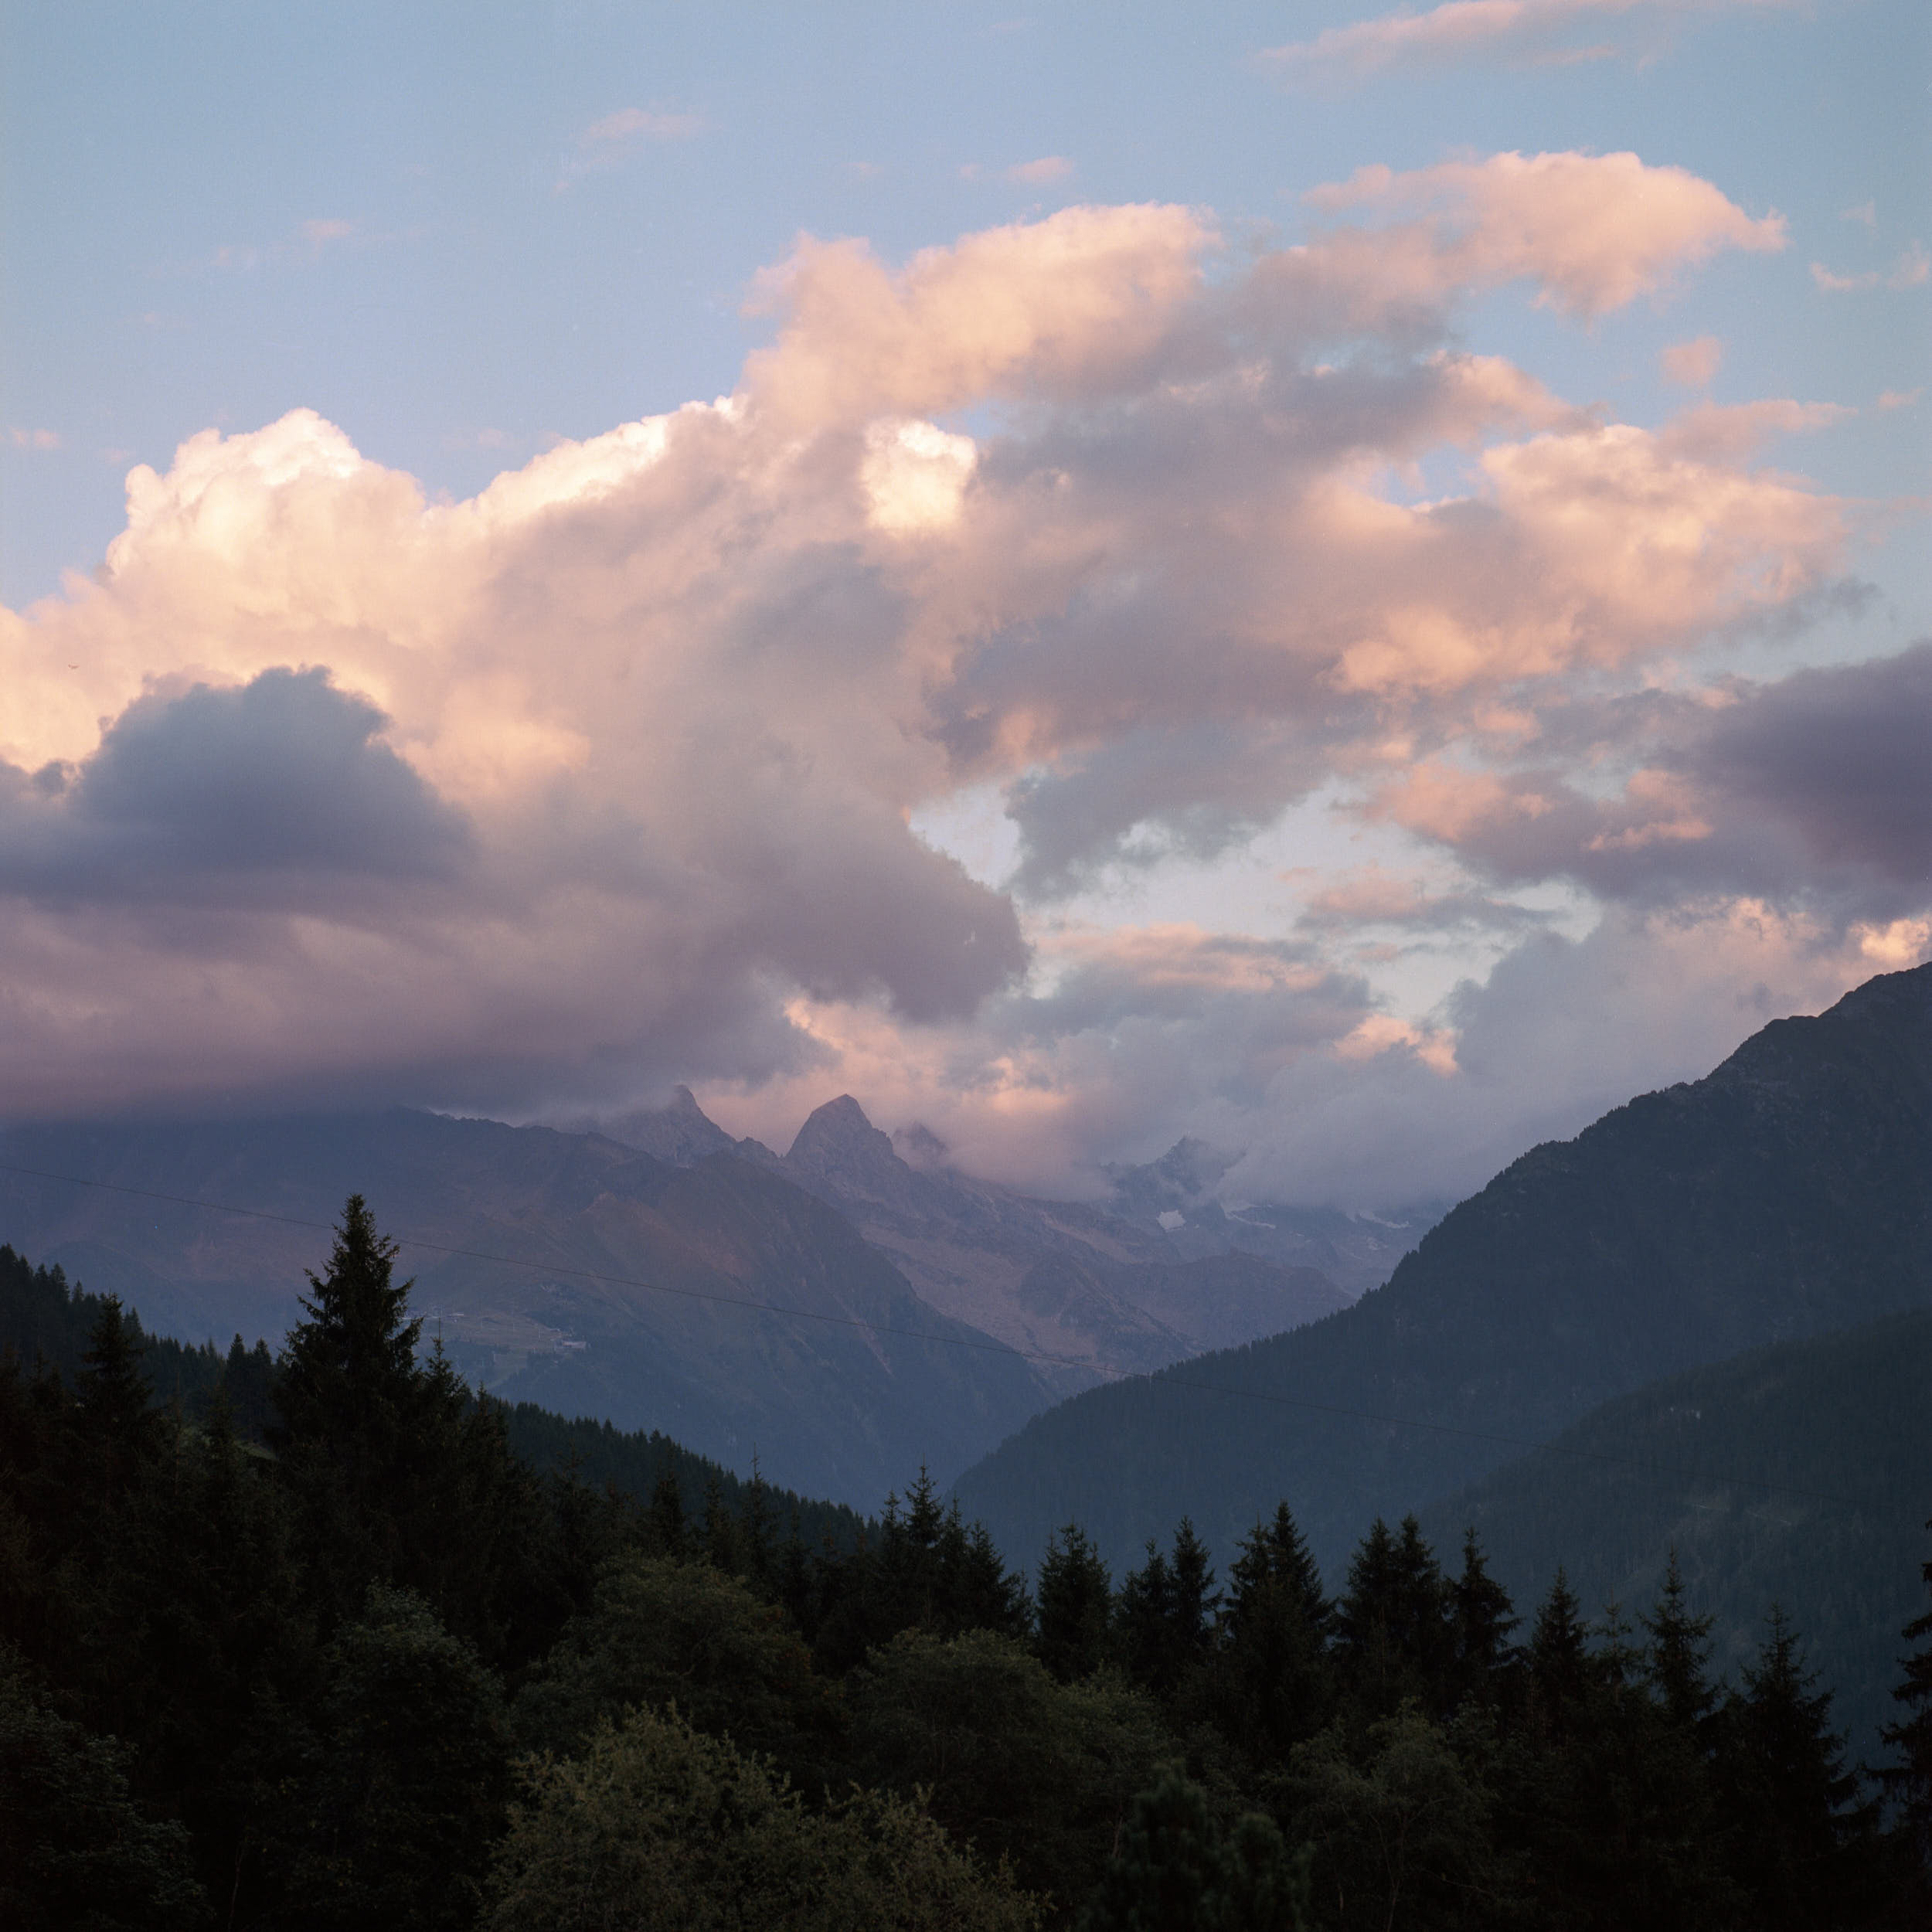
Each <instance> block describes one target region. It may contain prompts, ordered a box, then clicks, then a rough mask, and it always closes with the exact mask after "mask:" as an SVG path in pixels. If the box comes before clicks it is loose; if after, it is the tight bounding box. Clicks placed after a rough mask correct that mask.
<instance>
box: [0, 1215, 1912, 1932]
mask: <svg viewBox="0 0 1932 1932" xmlns="http://www.w3.org/2000/svg"><path fill="white" fill-rule="evenodd" d="M394 1253H395V1250H394V1249H393V1247H392V1246H391V1245H390V1244H389V1243H387V1242H386V1241H385V1240H383V1238H382V1236H380V1235H379V1233H378V1231H377V1230H376V1228H375V1227H374V1226H373V1225H372V1222H371V1220H370V1218H369V1215H368V1213H367V1211H366V1209H365V1207H364V1206H363V1204H362V1202H361V1201H360V1199H352V1200H351V1201H350V1202H349V1206H348V1208H347V1209H346V1211H345V1216H344V1218H343V1222H342V1227H341V1230H340V1231H339V1233H338V1239H337V1240H336V1243H335V1249H334V1251H333V1253H332V1257H331V1259H330V1261H329V1264H328V1269H327V1271H326V1272H325V1274H323V1275H321V1277H313V1278H312V1281H311V1292H310V1294H309V1296H308V1298H307V1299H306V1301H305V1302H304V1319H303V1320H302V1321H301V1322H300V1323H299V1324H298V1325H297V1326H296V1327H295V1328H294V1329H293V1330H292V1331H291V1333H290V1334H289V1335H288V1336H287V1338H286V1340H285V1342H284V1344H283V1345H282V1347H281V1349H280V1351H279V1352H277V1353H275V1354H274V1355H271V1354H270V1352H269V1350H268V1349H267V1347H266V1345H257V1347H255V1348H253V1349H250V1348H248V1347H246V1346H244V1345H243V1344H242V1343H241V1342H240V1339H239V1338H238V1339H237V1341H236V1344H235V1345H234V1347H233V1348H232V1349H230V1351H229V1352H228V1353H227V1354H226V1355H222V1354H221V1353H220V1352H219V1351H218V1350H216V1349H213V1347H206V1348H202V1349H192V1348H187V1347H185V1346H183V1345H180V1344H179V1343H174V1342H165V1341H158V1340H155V1339H154V1338H150V1337H148V1336H147V1335H145V1334H144V1333H143V1332H141V1329H140V1328H139V1326H138V1324H137V1323H136V1322H135V1321H134V1320H133V1319H132V1318H131V1316H130V1315H128V1313H127V1312H126V1311H124V1310H123V1309H122V1308H121V1306H120V1304H118V1302H117V1301H114V1299H113V1298H111V1297H110V1298H94V1297H91V1296H87V1295H85V1294H82V1293H80V1292H79V1291H77V1290H75V1289H73V1288H71V1287H69V1286H68V1284H66V1282H65V1281H63V1279H62V1278H61V1277H60V1276H59V1275H58V1274H57V1273H56V1271H53V1270H36V1269H34V1268H32V1267H29V1265H28V1264H26V1262H25V1261H23V1260H21V1259H20V1258H19V1257H17V1256H15V1255H13V1254H12V1252H11V1251H10V1250H0V1322H4V1324H5V1326H4V1328H0V1341H4V1344H5V1352H4V1358H3V1359H0V1923H4V1924H5V1925H6V1926H7V1927H9V1928H13V1927H19V1928H21V1929H22V1932H43V1929H44V1932H56V1929H57V1932H68V1929H69V1928H82V1927H85V1928H90V1932H114V1929H115V1928H121V1927H126V1928H135V1927H141V1928H148V1927H156V1928H175V1927H179V1928H213V1927H225V1928H243V1927H264V1928H267V1927H274V1928H291V1932H294V1929H297V1928H300V1929H301V1932H309V1929H310V1928H314V1929H315V1932H321V1928H337V1927H340V1928H345V1929H346V1928H349V1927H356V1928H389V1927H394V1928H397V1929H398V1932H403V1929H404V1928H406V1929H407V1932H418V1929H419V1928H420V1929H421V1932H430V1929H431V1928H435V1929H437V1932H440V1929H441V1928H451V1932H454V1928H458V1927H469V1926H478V1927H492V1928H505V1929H508V1928H522V1927H531V1928H552V1927H554V1928H557V1929H558V1932H562V1929H563V1928H565V1927H570V1928H586V1929H587V1928H592V1927H596V1928H604V1929H605V1932H617V1929H618V1928H630V1927H636V1928H640V1929H641V1928H644V1927H754V1926H755V1927H812V1928H819V1927H822V1928H825V1932H831V1928H833V1927H867V1928H869V1927H880V1928H883V1927H922V1928H923V1927H932V1928H939V1927H947V1928H979V1927H985V1928H994V1927H999V1928H1005V1927H1036V1926H1061V1925H1080V1926H1082V1927H1087V1928H1090V1932H1128V1928H1136V1929H1137V1932H1165V1929H1167V1928H1174V1929H1175V1932H1186V1929H1189V1928H1199V1929H1200V1932H1210V1929H1213V1932H1247V1929H1248V1928H1253V1932H1260V1928H1262V1927H1270V1928H1277V1932H1278V1929H1279V1928H1282V1927H1290V1926H1294V1927H1302V1928H1316V1927H1321V1928H1329V1927H1335V1928H1343V1927H1350V1928H1352V1927H1371V1926H1372V1927H1378V1928H1385V1929H1386V1928H1389V1927H1417V1928H1434V1927H1444V1928H1450V1927H1517V1926H1520V1927H1577V1928H1597V1927H1602V1928H1604V1929H1605V1932H1608V1929H1609V1928H1611V1927H1616V1928H1617V1929H1618V1932H1624V1929H1625V1928H1628V1927H1646V1928H1649V1927H1681V1928H1685V1932H1689V1929H1690V1928H1705V1927H1709V1928H1726V1929H1730V1928H1736V1932H1743V1928H1747V1927H1750V1928H1783V1927H1791V1928H1794V1932H1795V1929H1796V1928H1806V1929H1807V1932H1812V1929H1815V1928H1830V1927H1905V1926H1922V1925H1923V1924H1924V1923H1927V1917H1928V1913H1932V1605H1928V1606H1927V1608H1928V1614H1925V1615H1923V1616H1920V1617H1917V1618H1916V1619H1915V1620H1914V1621H1913V1622H1912V1623H1910V1624H1909V1625H1908V1626H1907V1627H1906V1629H1905V1631H1903V1634H1901V1636H1900V1639H1899V1643H1898V1650H1899V1651H1900V1654H1901V1657H1902V1662H1901V1664H1900V1674H1899V1679H1898V1685H1897V1688H1898V1696H1897V1697H1896V1700H1895V1706H1896V1721H1895V1722H1894V1723H1893V1724H1892V1725H1891V1726H1889V1728H1888V1730H1887V1733H1886V1738H1885V1747H1886V1753H1887V1756H1886V1762H1885V1763H1884V1764H1883V1766H1882V1767H1879V1771H1878V1772H1877V1773H1876V1774H1875V1775H1868V1774H1866V1773H1865V1772H1864V1771H1863V1770H1862V1768H1861V1767H1857V1766H1855V1765H1852V1764H1849V1763H1848V1762H1847V1759H1846V1753H1845V1749H1844V1747H1843V1744H1842V1740H1841V1739H1840V1737H1839V1736H1838V1726H1837V1723H1836V1720H1835V1717H1834V1707H1833V1702H1832V1693H1831V1690H1830V1688H1829V1687H1828V1686H1827V1685H1823V1684H1821V1683H1820V1682H1818V1681H1817V1679H1816V1678H1815V1675H1813V1673H1812V1672H1811V1670H1810V1669H1809V1668H1808V1665H1807V1663H1806V1662H1805V1638H1804V1632H1803V1631H1798V1630H1795V1629H1794V1628H1791V1626H1790V1625H1789V1624H1787V1622H1786V1621H1785V1620H1784V1617H1783V1616H1782V1614H1781V1613H1780V1612H1779V1611H1777V1609H1776V1608H1775V1607H1774V1606H1772V1605H1770V1604H1767V1605H1765V1606H1764V1618H1763V1623H1762V1627H1761V1634H1760V1638H1759V1641H1758V1642H1757V1645H1756V1646H1755V1648H1754V1651H1753V1653H1752V1655H1750V1657H1749V1658H1747V1660H1746V1661H1744V1662H1743V1663H1742V1665H1740V1668H1738V1669H1737V1670H1736V1672H1735V1673H1734V1674H1733V1675H1731V1676H1730V1677H1729V1678H1723V1677H1720V1676H1719V1675H1718V1674H1717V1673H1716V1672H1715V1671H1714V1669H1713V1664H1712V1658H1711V1639H1710V1628H1711V1627H1710V1624H1709V1619H1708V1617H1707V1616H1706V1614H1704V1613H1703V1611H1702V1607H1701V1606H1700V1605H1699V1603H1698V1602H1697V1601H1696V1600H1694V1594H1693V1590H1692V1587H1691V1586H1690V1585H1689V1584H1688V1583H1686V1581H1685V1576H1684V1574H1683V1573H1682V1571H1681V1570H1679V1567H1678V1566H1677V1565H1676V1564H1675V1563H1672V1564H1669V1565H1668V1566H1667V1567H1666V1569H1665V1573H1664V1574H1663V1576H1662V1579H1661V1581H1660V1582H1659V1583H1658V1587H1657V1589H1656V1590H1655V1594H1654V1595H1653V1596H1652V1597H1651V1600H1649V1601H1648V1602H1645V1603H1641V1604H1632V1605H1631V1606H1629V1607H1628V1608H1627V1609H1624V1610H1611V1611H1608V1612H1607V1613H1606V1614H1604V1616H1602V1617H1599V1618H1596V1619H1594V1620H1593V1619H1592V1618H1591V1617H1590V1616H1589V1615H1587V1613H1586V1611H1585V1610H1584V1608H1583V1606H1582V1605H1581V1604H1580V1602H1579V1600H1578V1598H1577V1594H1576V1593H1575V1591H1574V1590H1573V1589H1572V1588H1571V1587H1570V1583H1568V1581H1567V1580H1566V1578H1565V1577H1564V1576H1563V1574H1562V1573H1558V1574H1557V1575H1556V1577H1555V1578H1554V1580H1553V1582H1552V1583H1551V1584H1550V1586H1549V1588H1548V1590H1546V1592H1544V1593H1543V1595H1542V1597H1541V1599H1540V1600H1539V1601H1538V1602H1537V1603H1536V1604H1522V1605H1520V1606H1519V1605H1517V1604H1512V1602H1511V1600H1510V1599H1509V1596H1508V1594H1507V1593H1506V1592H1505V1590H1503V1588H1502V1587H1501V1585H1500V1584H1499V1583H1498V1582H1497V1581H1496V1580H1495V1577H1493V1576H1492V1574H1491V1573H1490V1570H1489V1568H1488V1565H1487V1564H1486V1563H1485V1560H1484V1556H1483V1553H1482V1550H1481V1546H1480V1545H1479V1544H1478V1542H1477V1540H1476V1539H1475V1536H1473V1535H1471V1536H1469V1537H1468V1538H1467V1539H1464V1540H1463V1541H1462V1543H1461V1546H1460V1547H1459V1548H1456V1549H1451V1550H1447V1551H1445V1552H1439V1551H1437V1549H1432V1548H1431V1547H1430V1544H1429V1543H1428V1542H1427V1540H1426V1539H1425V1538H1424V1536H1423V1533H1422V1532H1421V1530H1420V1527H1419V1526H1418V1525H1417V1522H1416V1520H1415V1519H1413V1517H1411V1518H1409V1519H1406V1520H1404V1521H1403V1522H1401V1523H1400V1524H1399V1525H1396V1526H1390V1525H1389V1524H1387V1523H1386V1522H1376V1523H1375V1525H1374V1526H1373V1527H1372V1529H1370V1530H1369V1532H1368V1533H1367V1535H1366V1536H1365V1537H1364V1538H1363V1539H1362V1541H1361V1543H1359V1545H1358V1546H1356V1548H1355V1550H1354V1551H1353V1553H1352V1556H1350V1557H1349V1560H1348V1563H1347V1564H1346V1567H1345V1572H1344V1573H1342V1574H1341V1575H1339V1576H1337V1577H1331V1578H1324V1577H1322V1576H1321V1573H1319V1571H1318V1569H1317V1567H1316V1565H1315V1562H1314V1560H1313V1559H1312V1558H1311V1555H1310V1553H1309V1550H1308V1544H1307V1543H1306V1542H1305V1541H1304V1538H1303V1536H1302V1534H1301V1530H1300V1529H1299V1528H1298V1526H1297V1523H1296V1522H1295V1519H1294V1515H1293V1514H1292V1512H1291V1502H1292V1498H1291V1499H1290V1501H1289V1502H1284V1503H1282V1504H1281V1505H1280V1506H1279V1507H1278V1508H1277V1509H1274V1511H1273V1512H1271V1513H1269V1514H1268V1515H1266V1516H1264V1519H1263V1520H1261V1521H1260V1522H1256V1523H1254V1524H1253V1526H1251V1527H1250V1530H1249V1532H1248V1533H1247V1536H1245V1537H1244V1538H1243V1539H1241V1541H1240V1544H1239V1546H1238V1549H1237V1550H1236V1553H1235V1555H1234V1556H1233V1558H1232V1559H1231V1560H1230V1561H1228V1563H1226V1569H1225V1573H1223V1574H1219V1575H1217V1574H1216V1572H1215V1570H1214V1569H1213V1567H1212V1566H1211V1563H1210V1559H1209V1555H1208V1553H1207V1551H1206V1548H1205V1547H1204V1546H1203V1544H1202V1542H1201V1541H1200V1539H1199V1538H1197V1537H1196V1535H1195V1533H1194V1532H1193V1530H1192V1527H1191V1526H1190V1525H1189V1523H1188V1522H1186V1521H1185V1520H1183V1521H1182V1522H1179V1523H1178V1524H1177V1525H1175V1527H1174V1529H1173V1530H1172V1533H1171V1535H1170V1536H1168V1537H1167V1538H1166V1539H1164V1541H1162V1543H1149V1544H1148V1546H1146V1548H1145V1551H1144V1553H1142V1554H1141V1556H1140V1557H1139V1558H1138V1560H1137V1561H1136V1565H1135V1566H1134V1567H1132V1568H1131V1569H1130V1570H1128V1571H1127V1573H1125V1574H1124V1575H1122V1576H1121V1577H1119V1578H1117V1579H1116V1578H1115V1577H1113V1576H1111V1574H1110V1573H1109V1572H1108V1570H1107V1566H1106V1565H1105V1564H1104V1563H1103V1561H1102V1560H1101V1559H1100V1556H1099V1555H1098V1554H1097V1551H1096V1549H1094V1546H1093V1545H1092V1543H1090V1541H1089V1539H1088V1538H1087V1536H1085V1535H1084V1534H1083V1532H1082V1531H1081V1529H1080V1528H1079V1526H1076V1525H1069V1526H1066V1528H1065V1529H1063V1530H1062V1531H1061V1532H1060V1533H1059V1534H1058V1535H1057V1536H1056V1537H1055V1538H1054V1539H1053V1542H1052V1543H1051V1544H1050V1545H1049V1548H1048V1550H1047V1553H1046V1556H1045V1558H1044V1560H1043V1562H1042V1563H1041V1564H1040V1566H1039V1570H1038V1573H1037V1574H1036V1576H1034V1577H1032V1579H1031V1580H1030V1587H1029V1580H1027V1579H1024V1578H1022V1577H1019V1576H1018V1575H1016V1574H1015V1573H1013V1572H1012V1571H1011V1570H1009V1569H1008V1568H1007V1567H1006V1566H1005V1562H1004V1561H1003V1560H1002V1556H1001V1555H1000V1553H999V1552H998V1550H997V1549H995V1547H994V1546H993V1544H992V1541H991V1540H990V1539H989V1538H988V1536H986V1535H985V1532H983V1531H982V1530H981V1529H978V1528H977V1527H976V1526H971V1525H969V1524H968V1523H966V1522H964V1521H962V1519H961V1515H960V1513H959V1512H958V1510H957V1508H947V1506H945V1505H944V1503H943V1502H942V1501H941V1499H940V1498H939V1497H938V1496H937V1495H936V1493H935V1492H934V1486H933V1485H931V1483H930V1482H929V1481H927V1479H926V1478H925V1477H924V1476H923V1475H918V1476H917V1478H915V1479H914V1480H913V1481H912V1482H911V1483H910V1486H909V1487H908V1488H907V1490H906V1494H905V1495H903V1497H898V1498H888V1499H887V1500H886V1504H885V1505H884V1508H883V1512H882V1513H881V1515H879V1517H878V1518H877V1519H873V1520H871V1521H861V1520H859V1519H857V1518H855V1516H853V1515H852V1514H851V1512H845V1511H840V1510H835V1509H831V1508H829V1507H828V1506H825V1505H811V1504H809V1503H807V1502H804V1501H802V1500H801V1499H800V1498H794V1497H791V1496H789V1495H785V1494H784V1493H782V1492H778V1491H776V1490H774V1489H773V1488H770V1486H769V1485H766V1484H764V1482H762V1481H758V1480H756V1479H754V1480H752V1481H748V1482H739V1481H733V1480H731V1479H730V1478H728V1477H727V1476H726V1475H725V1473H724V1472H723V1471H719V1470H716V1469H715V1468H707V1467H706V1466H705V1465H703V1464H702V1463H701V1462H700V1461H699V1459H698V1458H692V1457H689V1456H686V1455H685V1454H684V1453H683V1452H682V1451H679V1449H678V1448H677V1447H676V1445H675V1444H671V1443H669V1442H668V1441H666V1440H665V1439H664V1438H662V1437H636V1436H630V1437H625V1436H621V1435H619V1434H617V1433H616V1432H614V1431H610V1430H599V1429H598V1428H597V1427H595V1426H594V1425H583V1424H571V1423H566V1422H564V1421H563V1420H562V1419H561V1418H558V1417H548V1416H546V1415H544V1414H543V1413H542V1412H541V1411H538V1410H507V1409H505V1407H503V1406H502V1405H499V1404H498V1403H494V1402H492V1401H491V1400H488V1399H487V1398H481V1399H479V1398H478V1397H477V1396H474V1395H473V1394H472V1393H471V1391H470V1390H469V1389H468V1388H466V1387H465V1386H464V1383H463V1382H462V1381H461V1379H460V1378H459V1377H458V1376H457V1375H456V1374H455V1372H454V1370H453V1369H451V1366H450V1365H449V1363H448V1362H447V1360H446V1359H444V1357H443V1356H442V1355H441V1354H440V1351H438V1350H436V1349H431V1350H430V1351H429V1352H427V1354H426V1353H425V1352H423V1349H421V1347H420V1342H421V1334H420V1322H419V1321H416V1320H414V1319H413V1318H411V1316H410V1311H409V1307H408V1295H409V1284H407V1283H406V1282H400V1281H396V1279H395V1278H394V1276H393V1258H394ZM1928 1527H1932V1526H1928ZM1923 1583H1924V1584H1925V1586H1926V1587H1927V1590H1932V1560H1929V1561H1927V1562H1926V1563H1925V1564H1924V1566H1923ZM1920 1603H1921V1604H1922V1605H1926V1604H1927V1599H1925V1598H1923V1597H1921V1598H1920Z"/></svg>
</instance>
